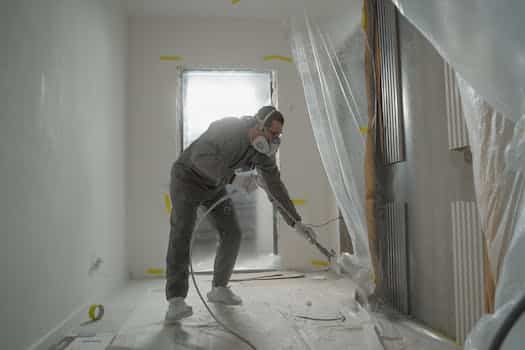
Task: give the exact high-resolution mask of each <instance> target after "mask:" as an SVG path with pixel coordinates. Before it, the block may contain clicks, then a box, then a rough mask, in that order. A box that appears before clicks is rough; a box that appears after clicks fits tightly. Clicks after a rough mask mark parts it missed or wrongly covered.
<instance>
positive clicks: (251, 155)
mask: <svg viewBox="0 0 525 350" xmlns="http://www.w3.org/2000/svg"><path fill="white" fill-rule="evenodd" d="M254 126H255V119H254V118H253V117H243V118H240V119H239V118H224V119H220V120H217V121H215V122H213V123H211V125H210V126H209V128H208V130H206V132H204V133H203V134H202V135H201V136H200V137H199V138H198V139H197V140H195V141H194V142H193V143H192V144H191V145H190V146H189V147H187V148H186V149H185V150H184V152H182V154H181V156H180V157H179V159H177V161H176V162H175V165H174V166H176V167H180V168H183V169H185V170H187V171H189V172H191V173H193V174H196V175H198V177H199V178H200V179H199V181H202V182H203V185H205V186H208V187H210V188H217V187H221V186H225V185H226V184H228V183H231V181H232V180H233V178H234V176H235V170H241V171H248V170H252V169H254V168H256V169H257V172H258V174H260V175H262V177H263V179H264V181H265V183H266V186H267V187H268V190H269V191H270V192H271V194H272V196H273V197H275V198H276V199H277V201H279V203H280V204H281V205H283V206H284V207H285V208H286V211H287V212H288V213H290V215H292V216H293V217H292V218H290V217H289V215H288V214H287V213H286V212H285V211H283V210H281V209H280V208H279V206H277V208H278V210H279V211H280V212H281V215H282V216H283V217H284V219H285V220H286V222H287V223H288V224H289V225H291V226H293V224H294V222H295V221H300V220H301V216H300V215H299V214H298V213H297V210H296V209H295V206H294V205H293V203H292V201H291V200H290V195H289V194H288V191H287V189H286V187H285V186H284V184H283V183H282V181H281V174H280V172H279V169H278V167H277V164H276V162H275V158H274V157H268V156H266V155H264V154H262V153H259V152H257V151H256V150H255V149H254V148H253V147H252V145H251V142H250V139H249V136H248V129H249V128H252V127H254ZM270 200H271V199H270Z"/></svg>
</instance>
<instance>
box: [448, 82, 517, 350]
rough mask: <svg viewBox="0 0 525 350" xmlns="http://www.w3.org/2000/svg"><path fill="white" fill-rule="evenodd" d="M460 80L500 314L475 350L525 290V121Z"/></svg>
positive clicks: (472, 340)
mask: <svg viewBox="0 0 525 350" xmlns="http://www.w3.org/2000/svg"><path fill="white" fill-rule="evenodd" d="M458 82H459V89H460V92H461V99H462V105H463V112H464V115H465V120H466V122H467V127H468V130H469V139H470V144H471V150H472V159H473V172H474V180H475V185H476V195H477V202H478V207H479V213H480V219H481V227H482V230H483V232H484V234H485V239H486V244H487V251H488V257H489V261H490V272H491V274H492V276H493V277H494V278H495V279H496V281H497V289H496V302H495V306H496V312H495V313H494V314H493V315H488V316H485V317H484V318H483V319H482V320H481V321H480V322H479V323H478V325H477V326H476V328H475V329H474V330H473V332H472V333H471V335H470V336H469V338H468V340H467V342H466V349H471V350H473V349H485V348H486V347H487V346H488V343H489V341H488V340H490V339H491V336H492V335H493V334H494V330H495V329H497V328H498V327H499V326H500V325H501V323H502V320H503V318H504V317H505V316H506V315H507V314H508V313H509V312H510V311H511V310H512V307H513V305H515V304H516V302H517V300H516V299H517V298H519V297H521V296H522V293H523V291H524V290H525V270H524V269H523V266H524V265H525V254H524V253H525V196H524V194H525V193H524V190H525V178H524V176H523V171H524V170H525V159H524V157H525V118H521V119H520V120H519V121H518V122H514V121H513V120H511V119H510V118H506V117H505V115H503V114H502V113H500V112H498V111H497V110H496V109H495V108H494V107H492V106H491V105H490V104H488V103H487V102H486V101H485V99H484V98H482V97H481V96H480V95H479V94H478V93H477V92H476V91H475V90H474V89H473V88H472V87H471V86H470V85H469V84H468V83H467V82H466V81H465V80H464V79H462V78H461V77H459V76H458ZM516 345H519V343H516ZM509 348H510V349H513V348H514V347H509ZM518 348H519V347H518Z"/></svg>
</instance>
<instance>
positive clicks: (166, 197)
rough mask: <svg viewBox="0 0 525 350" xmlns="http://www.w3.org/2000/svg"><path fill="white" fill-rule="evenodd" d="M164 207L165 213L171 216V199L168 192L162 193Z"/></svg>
mask: <svg viewBox="0 0 525 350" xmlns="http://www.w3.org/2000/svg"><path fill="white" fill-rule="evenodd" d="M164 205H165V206H166V213H168V214H171V209H172V206H171V198H170V194H169V193H168V192H165V193H164Z"/></svg>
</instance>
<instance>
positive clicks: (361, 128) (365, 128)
mask: <svg viewBox="0 0 525 350" xmlns="http://www.w3.org/2000/svg"><path fill="white" fill-rule="evenodd" d="M359 131H360V132H361V134H363V135H366V134H368V126H362V127H360V128H359Z"/></svg>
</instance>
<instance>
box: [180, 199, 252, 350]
mask: <svg viewBox="0 0 525 350" xmlns="http://www.w3.org/2000/svg"><path fill="white" fill-rule="evenodd" d="M237 192H238V191H237V190H235V189H234V190H233V191H232V192H231V193H229V194H227V195H225V196H224V197H222V198H220V199H218V200H217V201H216V202H215V203H214V204H213V205H212V206H210V207H209V208H208V210H207V211H206V212H205V213H204V215H202V216H201V218H200V219H199V221H197V224H196V225H195V228H194V229H193V232H192V234H191V237H192V241H191V245H190V274H191V280H192V281H193V286H194V287H195V290H196V291H197V294H198V295H199V298H200V299H201V301H202V303H203V304H204V306H205V307H206V310H208V312H209V313H210V315H211V317H213V319H215V321H217V323H218V324H219V325H220V326H221V327H222V328H224V330H226V331H227V332H228V333H230V334H232V335H233V336H235V337H236V338H238V339H239V340H241V341H242V342H243V343H245V344H246V345H248V346H249V347H250V348H252V349H253V350H257V348H256V347H255V345H253V344H252V343H251V342H250V341H249V340H248V339H246V338H245V337H243V336H242V335H240V334H239V333H237V332H236V331H234V330H233V329H232V328H230V327H228V326H227V325H226V324H225V323H224V322H222V321H221V320H219V318H218V317H217V316H216V315H215V314H214V313H213V311H211V309H210V307H209V306H208V303H206V300H204V297H203V296H202V293H201V291H200V289H199V286H198V285H197V280H196V279H195V273H194V271H193V263H192V261H191V257H192V251H193V240H194V238H195V233H196V232H197V230H198V229H199V227H200V225H201V224H202V222H203V221H204V218H206V217H207V216H208V214H209V213H210V212H211V211H212V210H213V209H215V208H216V207H217V206H218V205H219V204H221V203H222V202H224V201H225V200H227V199H229V198H231V197H232V196H233V195H234V194H236V193H237Z"/></svg>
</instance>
